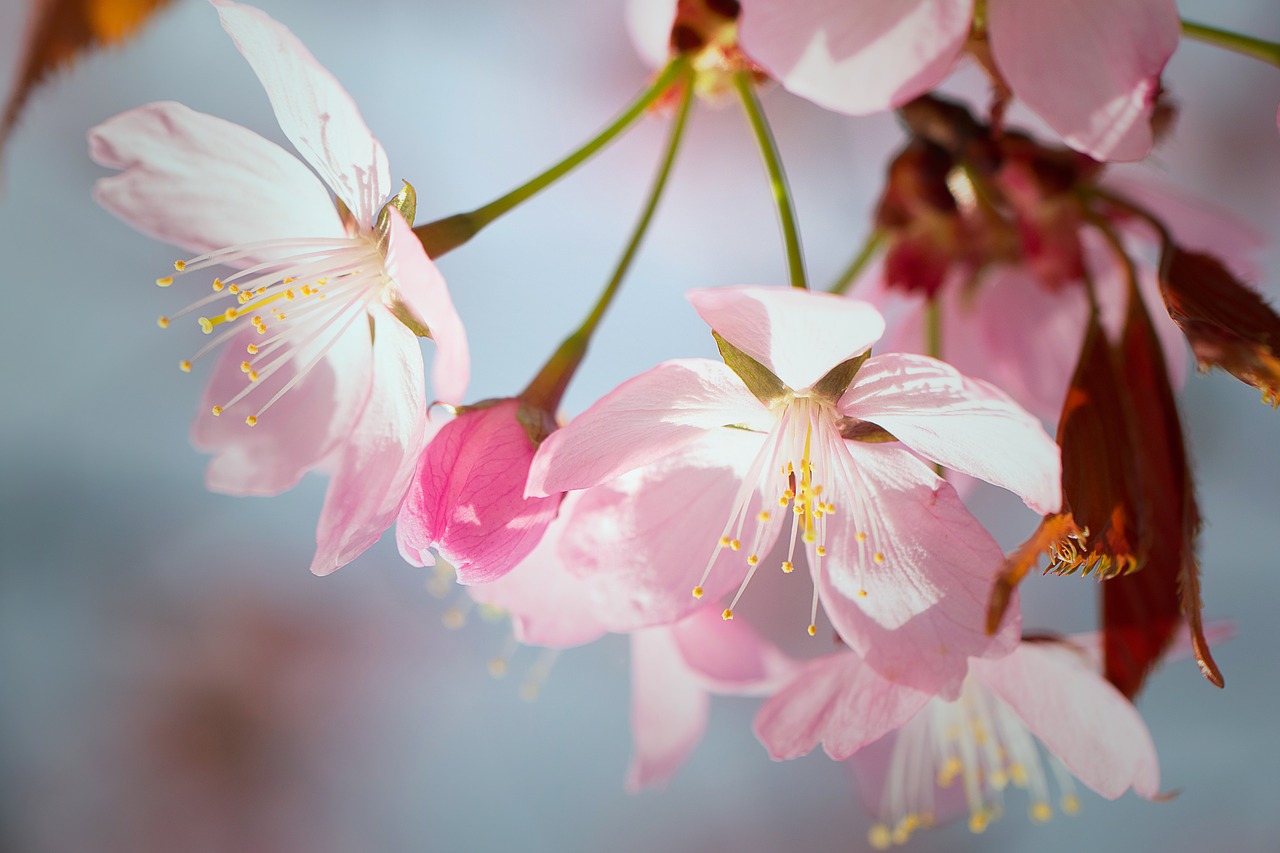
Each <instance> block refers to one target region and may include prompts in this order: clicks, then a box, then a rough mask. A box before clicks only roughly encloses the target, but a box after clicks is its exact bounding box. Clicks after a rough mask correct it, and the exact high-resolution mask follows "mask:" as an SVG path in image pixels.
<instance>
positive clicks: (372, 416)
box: [285, 312, 426, 575]
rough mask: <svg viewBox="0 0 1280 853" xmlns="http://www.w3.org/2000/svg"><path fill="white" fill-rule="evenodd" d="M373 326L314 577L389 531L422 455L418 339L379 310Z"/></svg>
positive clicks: (320, 530) (323, 517)
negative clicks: (359, 399)
mask: <svg viewBox="0 0 1280 853" xmlns="http://www.w3.org/2000/svg"><path fill="white" fill-rule="evenodd" d="M370 316H375V315H374V314H372V313H371V314H370ZM375 322H376V324H377V325H376V329H375V330H374V336H373V377H372V379H373V382H372V387H371V388H370V391H369V401H368V403H367V404H365V407H364V411H363V412H361V413H360V419H359V420H358V421H357V422H356V424H355V426H354V428H353V429H352V430H351V434H350V435H349V436H348V437H347V440H346V442H345V443H344V444H343V445H342V447H341V449H340V452H339V455H338V457H337V460H336V461H337V471H336V472H335V473H334V475H333V480H332V481H331V482H330V483H329V490H328V492H327V493H326V494H325V498H324V508H323V509H322V510H321V511H320V523H319V525H318V526H317V528H316V555H315V558H314V559H313V560H312V562H311V571H312V572H314V573H315V574H317V575H327V574H329V573H330V572H332V571H334V570H335V569H338V568H341V567H342V566H345V565H346V564H347V563H349V562H351V561H352V560H354V559H355V558H356V557H358V556H360V554H362V553H363V552H364V551H365V549H367V548H368V547H369V546H370V545H372V544H373V543H374V542H376V541H378V537H380V536H381V535H382V533H383V531H385V530H386V529H387V528H388V527H390V526H391V524H392V522H394V521H395V519H396V513H398V512H399V510H400V503H401V501H403V500H404V496H405V492H406V491H407V490H408V488H409V481H410V480H411V479H412V478H413V468H414V462H415V461H416V460H417V458H418V453H419V452H421V450H422V444H423V439H424V436H425V431H426V399H425V395H424V391H423V375H422V373H423V371H422V351H421V349H420V348H419V347H418V339H417V338H416V337H414V335H413V333H412V332H410V331H409V330H408V329H407V328H405V326H404V325H403V324H402V323H400V322H399V321H398V320H396V319H395V318H393V317H392V316H391V315H390V314H389V313H385V312H377V315H376V318H375ZM291 393H292V392H291ZM285 396H288V395H285Z"/></svg>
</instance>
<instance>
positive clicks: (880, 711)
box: [755, 652, 931, 761]
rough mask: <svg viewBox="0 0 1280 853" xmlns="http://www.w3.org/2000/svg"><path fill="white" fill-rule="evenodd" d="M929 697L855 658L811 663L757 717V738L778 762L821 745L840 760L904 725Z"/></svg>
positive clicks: (845, 656) (848, 656)
mask: <svg viewBox="0 0 1280 853" xmlns="http://www.w3.org/2000/svg"><path fill="white" fill-rule="evenodd" d="M930 698H931V696H930V694H929V693H927V692H924V691H921V690H915V689H912V688H911V687H906V686H904V685H901V684H894V683H893V682H891V681H888V680H886V679H885V678H883V677H882V676H881V675H879V674H878V673H877V672H876V671H875V670H874V669H872V668H871V667H869V666H867V665H866V664H864V663H863V662H862V660H860V659H859V658H858V656H857V655H855V654H851V653H849V652H837V653H836V654H833V655H827V656H826V657H821V658H818V659H816V660H813V661H810V662H809V663H808V664H806V665H805V667H804V668H803V669H802V670H801V671H800V674H799V675H797V676H796V677H795V678H794V679H793V680H792V681H791V683H790V684H788V685H787V686H786V687H784V688H783V689H782V690H780V691H779V692H778V693H777V694H776V695H775V696H773V698H771V699H769V701H767V702H765V703H764V705H763V706H762V707H761V708H760V711H759V712H758V713H757V714H756V719H755V732H756V737H757V738H759V739H760V742H761V743H762V744H764V746H765V749H767V750H769V755H770V757H772V758H773V759H774V760H775V761H781V760H784V759H788V758H799V757H800V756H802V755H806V754H808V753H809V752H810V751H811V750H812V749H813V748H814V747H815V746H817V745H818V744H819V743H821V744H822V745H823V747H824V748H825V750H826V753H827V755H829V756H831V757H832V758H834V759H836V760H837V761H842V760H844V759H846V758H848V757H849V756H851V755H853V754H854V753H855V752H857V751H858V750H859V749H861V748H862V747H864V746H866V745H867V744H869V743H872V742H873V741H876V740H878V739H880V738H881V737H884V735H886V734H887V733H889V732H891V731H894V730H895V729H897V728H898V727H899V726H901V725H903V724H904V723H906V722H907V721H908V720H910V719H911V718H912V717H913V716H915V715H916V714H917V713H918V712H919V711H920V709H921V708H923V707H924V706H925V705H926V704H927V703H928V702H929V699H930Z"/></svg>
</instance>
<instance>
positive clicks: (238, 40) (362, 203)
mask: <svg viewBox="0 0 1280 853" xmlns="http://www.w3.org/2000/svg"><path fill="white" fill-rule="evenodd" d="M210 2H211V3H212V4H213V6H214V8H215V9H217V11H218V17H219V18H221V20H222V27H223V29H225V30H226V31H227V34H228V35H230V36H231V40H232V41H233V42H235V45H236V49H237V50H239V51H240V53H241V55H242V56H244V58H245V59H246V60H247V61H248V62H249V65H250V66H252V68H253V71H254V73H255V74H257V75H258V79H259V80H260V81H262V88H264V89H266V91H267V97H268V98H269V99H270V100H271V108H272V109H273V110H275V114H276V120H277V121H279V122H280V129H281V130H283V131H284V135H285V136H287V137H289V141H290V142H292V143H293V145H294V147H295V148H297V149H298V152H299V153H300V154H302V156H303V157H304V158H306V160H307V162H308V163H310V164H311V165H312V167H313V168H314V169H315V170H316V171H317V172H319V173H320V177H321V178H323V179H324V182H325V183H326V184H328V185H329V188H330V189H332V190H333V192H334V193H335V194H336V195H337V196H338V197H339V198H340V199H342V200H343V201H344V202H346V204H347V207H349V208H350V209H351V212H352V213H354V214H355V215H356V220H357V221H359V222H360V223H362V224H364V225H371V224H372V223H373V219H374V216H375V215H376V214H377V212H378V208H380V207H381V206H382V203H383V201H384V200H385V199H386V198H387V196H389V195H390V194H391V173H390V169H389V167H388V165H387V154H386V152H385V151H383V150H382V145H381V144H380V143H379V142H378V140H376V139H374V138H373V134H371V133H370V132H369V128H368V127H367V126H365V123H364V119H363V118H361V117H360V111H359V110H358V109H356V105H355V102H354V101H352V100H351V96H350V95H348V94H347V93H346V91H345V90H344V89H343V88H342V86H341V85H340V84H339V83H338V81H337V80H335V79H334V77H333V75H332V74H330V73H329V72H328V71H326V70H325V69H324V67H323V66H321V65H320V63H318V62H316V59H315V57H314V56H312V55H311V53H310V52H309V51H308V50H307V49H306V47H304V46H303V44H302V42H300V41H298V38H297V36H295V35H294V34H293V33H291V32H289V30H288V29H286V28H285V27H284V26H282V25H281V24H280V23H279V22H277V21H275V20H274V19H272V18H271V17H270V16H268V15H267V14H266V13H264V12H262V11H260V10H258V9H255V8H254V7H252V6H244V5H241V4H239V3H232V2H229V0H210Z"/></svg>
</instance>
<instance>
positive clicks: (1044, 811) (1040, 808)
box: [1027, 801, 1053, 823]
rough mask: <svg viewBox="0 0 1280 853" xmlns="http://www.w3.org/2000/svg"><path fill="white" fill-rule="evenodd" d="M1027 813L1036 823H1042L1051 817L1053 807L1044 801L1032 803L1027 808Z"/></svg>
mask: <svg viewBox="0 0 1280 853" xmlns="http://www.w3.org/2000/svg"><path fill="white" fill-rule="evenodd" d="M1027 814H1028V815H1029V816H1030V817H1031V820H1033V821H1034V822H1036V823H1044V822H1046V821H1047V820H1049V818H1051V817H1053V807H1052V806H1050V805H1049V804H1048V803H1046V802H1043V801H1042V802H1039V803H1032V804H1031V808H1030V809H1028V810H1027Z"/></svg>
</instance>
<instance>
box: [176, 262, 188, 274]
mask: <svg viewBox="0 0 1280 853" xmlns="http://www.w3.org/2000/svg"><path fill="white" fill-rule="evenodd" d="M173 268H174V269H175V270H177V271H178V272H182V271H183V270H185V269H186V268H187V262H186V261H174V262H173Z"/></svg>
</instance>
